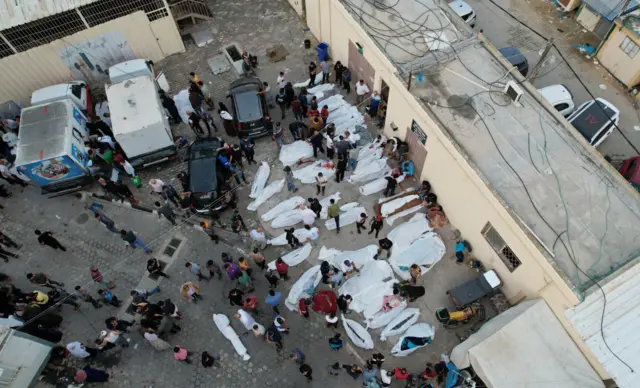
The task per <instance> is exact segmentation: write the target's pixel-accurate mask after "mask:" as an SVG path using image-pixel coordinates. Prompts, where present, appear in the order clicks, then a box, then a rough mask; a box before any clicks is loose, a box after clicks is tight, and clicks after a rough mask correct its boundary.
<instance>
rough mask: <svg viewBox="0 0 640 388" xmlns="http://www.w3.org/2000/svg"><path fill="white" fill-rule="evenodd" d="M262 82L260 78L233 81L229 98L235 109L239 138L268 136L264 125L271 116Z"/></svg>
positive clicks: (234, 116)
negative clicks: (267, 117) (266, 118)
mask: <svg viewBox="0 0 640 388" xmlns="http://www.w3.org/2000/svg"><path fill="white" fill-rule="evenodd" d="M262 87H263V85H262V81H260V80H259V79H258V78H252V77H245V78H240V79H238V80H236V81H233V82H232V83H231V85H230V87H229V89H230V91H229V96H228V97H230V98H231V105H232V108H233V118H234V120H235V125H236V127H237V130H238V135H239V136H245V135H248V136H252V137H254V138H255V137H259V136H265V135H268V131H267V128H266V127H265V125H264V116H266V115H268V114H269V107H268V106H267V101H266V98H265V96H264V94H259V92H260V91H261V90H262Z"/></svg>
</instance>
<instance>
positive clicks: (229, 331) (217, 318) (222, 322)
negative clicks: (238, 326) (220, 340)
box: [213, 314, 251, 361]
mask: <svg viewBox="0 0 640 388" xmlns="http://www.w3.org/2000/svg"><path fill="white" fill-rule="evenodd" d="M213 322H214V323H215V324H216V327H217V328H218V330H220V333H222V335H224V336H225V337H226V338H227V339H228V340H229V341H230V342H231V345H233V348H234V349H235V351H236V353H238V355H240V357H242V359H243V360H244V361H248V360H249V359H250V358H251V356H249V354H248V353H247V348H245V347H244V345H243V344H242V341H240V338H239V337H238V334H236V331H235V330H233V328H232V327H231V326H230V322H229V318H227V316H226V315H224V314H213Z"/></svg>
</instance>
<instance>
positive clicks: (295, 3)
mask: <svg viewBox="0 0 640 388" xmlns="http://www.w3.org/2000/svg"><path fill="white" fill-rule="evenodd" d="M288 1H289V4H290V5H291V6H292V7H293V9H295V10H296V12H297V13H298V15H300V16H304V2H305V0H288Z"/></svg>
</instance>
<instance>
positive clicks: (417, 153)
mask: <svg viewBox="0 0 640 388" xmlns="http://www.w3.org/2000/svg"><path fill="white" fill-rule="evenodd" d="M412 129H413V130H412ZM414 130H415V131H422V129H420V127H419V126H417V124H416V123H415V121H414V122H413V123H412V128H411V129H410V130H408V131H407V144H408V146H409V152H408V153H407V155H406V156H407V159H410V160H411V161H412V162H413V164H414V165H415V167H416V174H415V177H416V179H420V177H421V175H422V168H423V167H424V162H425V161H426V160H427V149H426V148H425V144H423V143H422V139H420V137H418V135H417V134H416V133H415V132H414ZM421 135H422V137H423V139H425V143H426V135H425V134H424V132H421Z"/></svg>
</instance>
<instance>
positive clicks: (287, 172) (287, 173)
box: [283, 166, 298, 193]
mask: <svg viewBox="0 0 640 388" xmlns="http://www.w3.org/2000/svg"><path fill="white" fill-rule="evenodd" d="M283 171H284V179H285V181H286V182H287V190H289V191H290V192H292V193H295V192H296V191H298V188H297V187H296V185H295V184H294V182H293V171H291V167H289V166H285V167H284V170H283Z"/></svg>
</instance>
